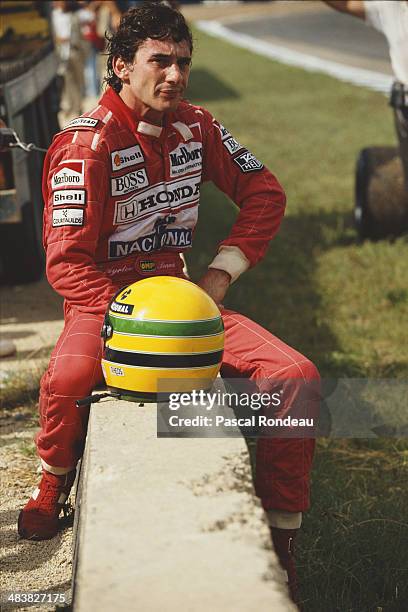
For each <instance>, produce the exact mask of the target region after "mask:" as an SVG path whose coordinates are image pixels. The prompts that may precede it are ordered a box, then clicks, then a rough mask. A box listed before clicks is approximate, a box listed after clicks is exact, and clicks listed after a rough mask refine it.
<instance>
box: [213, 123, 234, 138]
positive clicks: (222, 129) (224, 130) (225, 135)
mask: <svg viewBox="0 0 408 612" xmlns="http://www.w3.org/2000/svg"><path fill="white" fill-rule="evenodd" d="M214 125H215V127H217V128H218V129H219V131H220V134H221V138H222V140H224V139H225V138H228V137H229V136H231V134H230V133H229V131H228V130H227V128H225V127H224V126H223V125H221V123H218V121H215V122H214Z"/></svg>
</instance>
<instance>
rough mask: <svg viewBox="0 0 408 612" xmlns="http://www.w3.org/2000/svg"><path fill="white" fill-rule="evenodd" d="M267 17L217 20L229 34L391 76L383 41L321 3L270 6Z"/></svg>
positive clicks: (360, 22)
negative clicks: (230, 31) (246, 36)
mask: <svg viewBox="0 0 408 612" xmlns="http://www.w3.org/2000/svg"><path fill="white" fill-rule="evenodd" d="M273 4H274V5H272V7H271V9H270V14H268V15H262V16H261V15H259V16H255V15H254V16H252V17H251V16H250V15H245V16H231V17H230V18H228V17H227V18H226V19H221V21H222V23H223V25H225V26H227V27H228V28H229V29H230V30H232V31H234V32H238V33H242V34H247V35H250V36H253V37H255V38H257V39H258V40H263V41H265V42H269V43H272V44H276V45H282V46H285V47H288V48H290V49H292V50H295V51H298V52H301V53H307V54H309V55H314V56H316V57H319V58H322V59H327V60H331V61H335V62H339V63H342V64H345V65H348V66H354V67H357V68H364V69H366V70H373V71H378V72H382V73H384V74H389V75H392V68H391V63H390V60H389V54H388V45H387V41H386V39H385V37H384V36H383V35H382V34H381V33H380V32H378V31H376V30H374V29H373V28H372V27H369V26H367V25H366V23H364V22H363V21H362V20H360V19H356V18H353V17H350V16H348V15H343V14H341V13H339V12H337V11H334V10H332V9H330V8H329V7H327V6H326V5H324V4H323V3H321V2H312V1H310V2H309V1H304V2H303V1H302V2H299V1H292V2H277V3H273Z"/></svg>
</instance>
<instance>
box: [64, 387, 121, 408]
mask: <svg viewBox="0 0 408 612" xmlns="http://www.w3.org/2000/svg"><path fill="white" fill-rule="evenodd" d="M104 397H114V398H115V399H120V397H121V395H120V393H116V392H112V391H105V392H104V393H94V394H93V395H88V397H83V398H82V399H79V400H77V401H76V402H75V404H76V407H77V408H82V407H83V406H88V405H89V404H96V402H99V401H100V400H101V399H103V398H104Z"/></svg>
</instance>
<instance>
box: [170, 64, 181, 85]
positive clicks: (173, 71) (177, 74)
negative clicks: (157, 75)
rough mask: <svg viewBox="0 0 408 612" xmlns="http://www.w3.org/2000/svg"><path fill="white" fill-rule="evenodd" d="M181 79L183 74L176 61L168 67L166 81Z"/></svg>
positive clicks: (177, 81) (178, 80) (174, 81)
mask: <svg viewBox="0 0 408 612" xmlns="http://www.w3.org/2000/svg"><path fill="white" fill-rule="evenodd" d="M182 80H183V74H182V72H181V70H180V66H179V65H178V64H176V63H174V64H172V65H171V66H169V67H168V70H167V73H166V81H168V82H169V83H180V82H181V81H182Z"/></svg>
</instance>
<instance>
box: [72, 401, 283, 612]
mask: <svg viewBox="0 0 408 612" xmlns="http://www.w3.org/2000/svg"><path fill="white" fill-rule="evenodd" d="M156 414H157V413H156V405H155V404H150V405H149V404H146V405H145V406H144V407H141V406H138V405H137V404H134V403H130V402H124V401H104V402H101V403H100V404H94V405H93V407H92V409H91V416H90V423H89V432H88V440H87V447H86V452H85V456H84V459H83V465H82V473H81V484H80V486H81V488H82V492H81V495H80V506H79V513H78V516H77V524H76V538H77V550H76V560H75V580H74V589H75V590H74V610H75V612H89V610H98V612H104V611H106V612H108V611H109V612H111V611H112V610H115V611H121V610H123V611H125V610H126V611H129V610H141V611H143V612H153V611H159V610H160V611H162V610H165V611H166V612H167V611H168V612H172V611H173V610H174V611H177V612H178V611H179V610H189V611H190V610H191V611H194V612H201V611H202V612H204V611H206V612H207V611H208V610H210V609H211V610H212V611H220V612H221V611H222V612H228V611H231V612H232V611H234V612H238V611H251V610H254V611H255V610H257V611H259V610H273V611H274V612H286V611H290V610H294V609H295V608H294V607H293V605H292V604H291V603H290V602H289V599H288V596H287V591H286V587H285V585H284V582H283V581H284V578H283V575H282V572H281V571H280V569H279V566H278V562H277V560H276V557H275V554H274V553H273V552H272V550H271V547H270V539H269V533H268V528H267V526H266V523H265V522H264V517H263V511H262V509H261V507H260V505H259V502H258V500H257V498H256V497H255V496H254V494H253V491H252V486H251V484H249V478H248V475H249V473H250V466H249V460H248V455H247V451H246V445H245V442H244V440H243V439H242V438H233V439H219V438H218V439H186V438H183V439H180V438H176V439H174V438H157V437H156Z"/></svg>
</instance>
